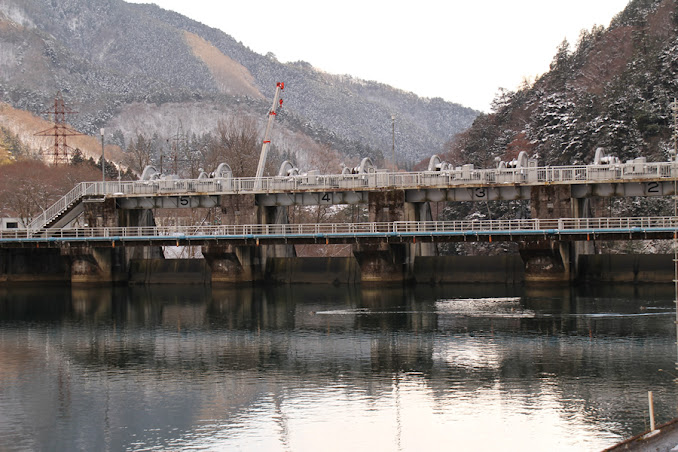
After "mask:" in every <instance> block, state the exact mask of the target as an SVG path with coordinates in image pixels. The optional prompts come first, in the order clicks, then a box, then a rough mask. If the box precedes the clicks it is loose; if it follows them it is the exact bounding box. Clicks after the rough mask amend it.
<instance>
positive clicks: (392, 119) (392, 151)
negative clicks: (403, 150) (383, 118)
mask: <svg viewBox="0 0 678 452" xmlns="http://www.w3.org/2000/svg"><path fill="white" fill-rule="evenodd" d="M391 126H392V131H393V133H392V136H393V145H392V146H391V153H392V154H393V171H394V172H395V170H396V169H397V168H398V166H397V165H396V156H395V115H391Z"/></svg>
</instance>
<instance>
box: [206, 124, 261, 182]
mask: <svg viewBox="0 0 678 452" xmlns="http://www.w3.org/2000/svg"><path fill="white" fill-rule="evenodd" d="M261 144H262V143H261V139H260V138H259V132H258V130H257V124H256V121H255V120H254V119H253V118H251V117H246V116H242V115H241V116H232V117H230V118H228V119H226V120H222V121H219V124H218V126H217V130H216V137H214V139H213V140H212V142H211V143H210V146H209V151H208V160H209V161H208V162H207V163H208V165H207V166H209V167H216V166H217V165H218V164H219V163H221V162H225V163H228V164H229V166H230V167H231V170H232V171H233V176H234V177H254V176H255V174H256V172H257V165H258V163H259V154H260V151H261ZM266 169H267V173H268V174H269V175H270V174H272V173H273V165H272V164H270V162H269V163H268V164H267V165H266Z"/></svg>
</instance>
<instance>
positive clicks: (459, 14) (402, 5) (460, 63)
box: [127, 0, 629, 111]
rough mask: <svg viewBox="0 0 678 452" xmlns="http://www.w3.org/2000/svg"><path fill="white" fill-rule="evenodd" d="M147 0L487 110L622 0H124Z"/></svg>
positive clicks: (334, 65)
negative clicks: (502, 92) (499, 95)
mask: <svg viewBox="0 0 678 452" xmlns="http://www.w3.org/2000/svg"><path fill="white" fill-rule="evenodd" d="M127 1H131V2H132V3H155V4H157V5H158V6H160V7H162V8H165V9H169V10H173V11H177V12H179V13H181V14H183V15H185V16H188V17H190V18H192V19H194V20H197V21H199V22H202V23H204V24H206V25H209V26H211V27H214V28H218V29H220V30H222V31H224V32H225V33H227V34H229V35H231V36H232V37H233V38H235V39H236V40H237V41H241V42H242V43H243V44H244V45H246V46H247V47H249V48H250V49H252V50H254V51H255V52H257V53H260V54H266V53H268V52H273V53H274V54H275V55H276V57H277V58H278V60H280V61H282V62H288V61H298V60H303V61H307V62H309V63H311V64H312V65H313V66H314V67H316V68H318V69H321V70H323V71H326V72H330V73H333V74H350V75H352V76H355V77H358V78H362V79H367V80H375V81H378V82H382V83H386V84H389V85H392V86H394V87H396V88H400V89H403V90H405V91H412V92H414V93H416V94H418V95H420V96H424V97H442V98H443V99H445V100H448V101H451V102H457V103H460V104H462V105H464V106H467V107H471V108H475V109H478V110H482V111H489V108H490V107H489V106H490V102H491V101H492V99H493V98H494V96H495V94H496V93H497V90H498V89H499V88H500V87H503V88H507V89H515V88H516V87H517V86H518V85H519V84H520V83H521V82H522V81H523V79H524V78H534V77H535V76H536V75H539V74H543V73H544V72H546V71H547V70H548V67H549V63H550V62H551V60H552V59H553V56H554V54H555V52H556V48H557V47H558V45H559V44H560V43H561V42H562V40H563V39H564V38H567V40H568V41H569V42H570V44H571V45H572V46H574V45H575V44H576V42H577V39H578V37H579V33H580V31H581V30H582V29H588V30H590V29H591V27H592V26H593V25H604V26H606V27H607V26H608V25H609V23H610V20H611V19H612V17H614V16H615V15H616V14H617V13H619V12H620V11H621V10H622V9H624V7H625V6H626V4H627V3H628V1H629V0H476V1H469V0H464V1H460V0H411V1H401V0H391V1H383V0H342V1H339V2H324V1H318V0H287V1H280V0H278V1H272V0H238V1H234V0H226V1H215V0H127Z"/></svg>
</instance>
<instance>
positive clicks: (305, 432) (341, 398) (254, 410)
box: [0, 284, 678, 451]
mask: <svg viewBox="0 0 678 452" xmlns="http://www.w3.org/2000/svg"><path fill="white" fill-rule="evenodd" d="M673 290H674V289H673V286H672V285H670V284H655V285H619V284H617V285H595V286H581V287H570V286H563V287H557V286H555V287H553V286H549V287H545V286H534V287H531V286H523V285H503V284H502V285H491V284H484V285H483V284H476V285H457V284H454V285H440V286H428V285H417V286H416V287H408V288H402V287H397V288H388V287H377V288H373V287H360V286H347V285H338V286H329V285H328V286H325V285H285V286H276V287H262V288H249V287H248V288H239V289H238V288H229V289H219V288H216V287H214V288H210V287H209V286H202V285H175V286H164V285H163V286H131V287H113V288H111V287H103V288H102V287H92V288H76V287H73V288H71V287H67V286H55V287H47V288H44V287H43V288H40V289H37V288H28V287H11V288H8V287H1V288H0V450H3V451H20V450H21V451H23V450H57V451H61V450H64V451H66V450H111V451H117V450H144V451H148V450H163V451H165V450H242V451H261V450H266V451H318V450H323V451H347V450H358V451H359V450H370V451H375V450H379V451H420V450H451V451H452V450H454V451H464V450H502V451H543V450H551V451H599V450H602V449H604V448H606V447H610V446H612V445H614V444H616V443H618V442H619V441H621V440H623V439H625V438H627V437H630V436H633V435H636V434H639V433H642V432H644V431H646V430H649V417H648V414H647V413H648V396H647V393H648V391H653V394H654V403H655V406H654V410H655V417H656V422H657V424H658V425H659V424H661V423H664V422H667V421H669V420H671V419H673V418H674V417H676V416H677V414H678V413H677V411H676V410H677V407H678V390H677V386H676V377H678V372H676V370H675V368H676V364H675V363H676V359H677V351H676V338H675V334H676V327H675V324H674V321H675V304H674V302H673V300H674V291H673Z"/></svg>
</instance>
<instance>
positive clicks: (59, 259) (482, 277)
mask: <svg viewBox="0 0 678 452" xmlns="http://www.w3.org/2000/svg"><path fill="white" fill-rule="evenodd" d="M70 265H71V263H70V262H69V259H68V258H67V257H65V256H62V255H61V254H60V252H59V250H58V249H30V250H29V249H11V250H0V284H3V283H14V282H28V283H31V282H61V283H70V282H71V276H72V275H71V269H70ZM128 268H129V271H128V274H127V275H126V276H125V275H121V276H124V277H122V278H120V280H121V282H122V281H124V280H125V279H127V280H128V281H129V283H130V284H209V283H210V281H211V276H212V275H211V270H210V267H209V265H207V263H206V261H205V260H203V259H139V260H132V261H130V263H129V267H128ZM673 272H674V266H673V255H584V256H580V260H579V277H578V278H577V281H579V282H587V283H591V282H624V283H671V282H672V281H673ZM414 277H415V280H416V281H417V283H420V284H458V283H499V284H508V285H511V284H520V283H523V282H524V265H523V262H522V260H521V258H520V256H518V255H512V254H506V255H500V256H440V257H418V258H416V260H415V264H414ZM265 281H266V282H270V283H276V284H286V283H294V284H356V283H359V282H360V268H359V266H358V262H357V260H356V259H355V258H354V257H345V258H321V257H314V258H273V259H270V260H269V261H268V263H267V266H266V275H265Z"/></svg>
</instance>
